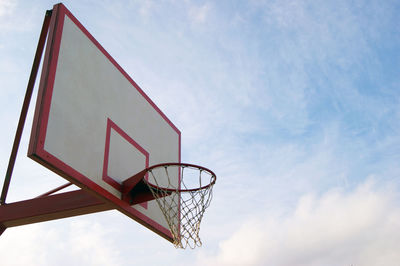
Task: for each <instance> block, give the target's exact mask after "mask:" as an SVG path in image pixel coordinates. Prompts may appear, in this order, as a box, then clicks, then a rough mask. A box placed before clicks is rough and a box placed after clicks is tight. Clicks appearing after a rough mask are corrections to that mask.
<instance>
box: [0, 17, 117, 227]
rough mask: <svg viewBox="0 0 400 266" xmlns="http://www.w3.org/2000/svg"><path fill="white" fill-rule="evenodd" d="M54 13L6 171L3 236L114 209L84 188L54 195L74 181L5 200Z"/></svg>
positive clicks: (0, 221) (0, 218)
mask: <svg viewBox="0 0 400 266" xmlns="http://www.w3.org/2000/svg"><path fill="white" fill-rule="evenodd" d="M52 13H53V10H48V11H46V14H45V17H44V21H43V25H42V30H41V33H40V37H39V42H38V45H37V48H36V53H35V57H34V60H33V65H32V70H31V74H30V77H29V81H28V85H27V89H26V93H25V98H24V102H23V105H22V110H21V114H20V118H19V122H18V126H17V130H16V134H15V138H14V143H13V147H12V151H11V155H10V159H9V163H8V167H7V172H6V176H5V179H4V183H3V189H2V193H1V197H0V235H1V234H2V233H3V232H4V231H5V230H6V229H7V228H8V227H13V226H19V225H25V224H31V223H38V222H43V221H49V220H55V219H61V218H66V217H71V216H77V215H83V214H89V213H94V212H101V211H106V210H111V209H114V207H113V206H112V205H110V204H109V203H108V202H105V201H104V200H102V199H100V198H98V197H97V196H95V195H94V194H92V193H90V192H87V191H84V190H82V189H78V190H75V191H70V192H65V193H59V194H55V195H52V194H53V193H55V192H57V191H60V190H61V189H64V188H66V187H68V186H70V185H72V183H67V184H65V185H62V186H60V187H58V188H55V189H52V190H50V191H48V192H46V193H44V194H42V195H40V196H38V197H36V198H33V199H28V200H23V201H19V202H13V203H9V204H7V203H6V198H7V194H8V189H9V186H10V182H11V177H12V173H13V170H14V165H15V161H16V158H17V153H18V149H19V145H20V142H21V137H22V132H23V129H24V125H25V121H26V117H27V113H28V109H29V104H30V102H31V99H32V94H33V89H34V85H35V81H36V77H37V73H38V69H39V65H40V61H41V58H42V54H43V50H44V46H45V43H46V37H47V33H48V31H49V25H50V20H51V17H52Z"/></svg>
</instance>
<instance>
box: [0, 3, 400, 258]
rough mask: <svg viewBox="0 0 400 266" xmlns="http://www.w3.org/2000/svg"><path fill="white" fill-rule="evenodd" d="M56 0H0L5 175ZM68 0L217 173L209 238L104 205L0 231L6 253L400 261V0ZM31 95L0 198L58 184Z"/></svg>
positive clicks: (205, 226) (186, 155) (187, 148)
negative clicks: (40, 146) (157, 229)
mask: <svg viewBox="0 0 400 266" xmlns="http://www.w3.org/2000/svg"><path fill="white" fill-rule="evenodd" d="M53 4H54V3H53V2H50V1H13V0H0V58H1V60H0V84H1V89H0V106H1V107H0V119H1V123H2V124H3V130H2V131H1V133H0V146H1V149H0V169H3V172H2V173H5V171H6V166H7V163H8V157H9V153H10V151H11V144H12V141H13V137H14V133H15V128H16V124H17V121H18V116H19V112H20V108H21V106H22V100H23V95H24V93H25V88H26V84H27V81H28V75H29V72H30V68H31V64H32V61H33V56H34V51H35V49H36V44H37V40H38V36H39V32H40V29H41V24H42V21H43V16H44V12H45V10H46V9H50V8H51V7H52V5H53ZM64 4H65V5H66V6H67V8H68V9H69V10H70V11H71V12H72V13H73V14H74V15H75V16H76V17H77V18H78V20H80V22H81V23H82V24H83V25H84V26H85V27H86V28H87V29H88V30H89V32H91V33H92V35H94V37H95V38H96V39H97V40H98V41H99V42H100V43H101V44H102V45H103V47H104V48H105V49H106V50H107V51H108V52H109V53H110V54H111V55H112V56H113V57H114V59H116V61H117V62H118V63H119V64H120V65H121V66H122V67H123V68H124V69H125V70H126V72H127V73H129V74H130V75H131V77H132V78H133V79H134V80H135V81H136V82H137V83H138V84H139V85H140V86H141V87H142V88H143V90H144V91H145V92H146V93H147V94H148V95H149V96H150V98H151V99H153V100H154V102H155V103H156V104H157V105H158V106H159V107H160V109H161V110H163V111H164V113H165V114H166V115H167V116H168V117H169V118H170V119H171V120H172V121H173V122H174V124H175V125H176V126H177V127H178V128H179V129H180V130H181V132H182V160H183V161H185V162H192V163H197V164H200V165H204V166H206V167H208V168H210V169H213V170H214V171H215V172H216V174H217V177H218V180H217V184H216V186H215V190H214V199H213V202H212V204H211V206H210V208H209V209H208V210H207V212H206V213H205V217H204V219H203V222H202V229H201V237H202V240H203V243H204V245H203V247H201V248H198V249H196V250H186V251H182V250H175V248H174V247H173V246H172V245H171V244H170V243H169V242H167V241H165V240H163V239H161V238H160V237H158V236H157V235H155V234H154V233H152V232H149V231H148V230H146V229H144V228H142V227H141V226H140V225H138V224H137V223H135V222H133V221H131V220H130V219H128V218H126V217H123V216H122V215H121V214H120V213H118V212H116V211H115V212H105V213H99V214H93V215H87V216H81V217H76V218H69V219H64V220H60V221H53V222H46V223H42V224H35V225H29V226H23V227H18V228H11V229H8V230H7V231H6V232H5V233H4V234H3V235H2V236H1V237H0V254H1V257H2V261H4V262H5V263H6V264H5V265H27V264H29V265H54V264H55V263H57V264H59V265H64V264H65V265H71V264H72V265H132V264H139V263H140V264H142V263H147V264H150V265H159V264H160V263H161V262H166V264H168V265H187V263H188V262H191V263H192V264H194V265H197V264H198V265H235V264H237V265H397V263H398V261H400V255H399V254H398V243H399V242H400V233H399V232H400V230H399V229H400V204H399V202H400V201H399V199H400V190H399V189H400V187H399V183H400V182H399V181H400V179H399V174H400V167H399V164H398V161H399V159H400V137H399V133H400V122H399V121H400V108H399V106H400V105H399V104H400V90H399V89H400V28H399V27H398V21H399V20H400V17H399V13H400V12H399V11H400V6H399V3H398V2H397V1H384V2H382V1H380V2H377V1H357V0H356V1H286V0H283V1H126V2H125V1H65V2H64ZM35 90H36V91H37V87H36V88H35ZM33 106H34V104H32V105H31V112H30V114H29V117H28V122H27V126H26V129H25V132H24V136H23V140H22V145H21V149H20V153H19V157H18V161H17V165H16V170H15V174H14V177H13V182H12V184H11V188H10V193H9V199H8V201H9V202H12V201H15V200H22V199H26V198H29V197H33V196H36V195H39V194H41V193H42V192H44V191H47V190H49V189H51V188H53V187H56V186H58V185H61V184H63V183H65V181H63V179H62V178H61V177H58V176H56V175H54V174H52V173H50V172H49V171H47V170H46V169H43V167H41V166H40V165H38V164H36V163H35V162H33V161H31V160H30V159H28V158H26V156H25V154H26V150H27V145H28V139H29V134H30V126H31V120H32V111H33ZM21 249H22V250H24V251H25V252H22V253H21Z"/></svg>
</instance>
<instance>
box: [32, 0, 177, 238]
mask: <svg viewBox="0 0 400 266" xmlns="http://www.w3.org/2000/svg"><path fill="white" fill-rule="evenodd" d="M180 139H181V137H180V131H179V130H178V129H177V128H176V127H175V126H174V125H173V124H172V122H171V121H170V120H169V119H168V118H167V117H166V116H165V115H164V114H163V113H162V112H161V110H160V109H159V108H158V107H157V106H156V105H155V104H154V103H153V102H152V101H151V100H150V99H149V97H148V96H147V95H146V94H145V93H144V92H143V90H142V89H141V88H140V87H139V86H138V85H137V84H136V83H135V82H134V81H133V80H132V79H131V78H130V76H129V75H128V74H127V73H126V72H125V71H124V70H123V69H122V68H121V67H120V66H119V65H118V64H117V63H116V62H115V60H114V59H113V58H112V57H111V56H110V55H109V54H108V53H107V52H106V51H105V50H104V48H103V47H102V46H101V45H100V44H99V43H98V42H97V41H96V40H95V39H94V38H93V36H92V35H91V34H90V33H89V32H88V31H87V30H86V29H85V28H84V27H83V26H82V24H81V23H80V22H79V21H78V20H77V19H76V18H75V17H74V16H73V15H72V14H71V13H70V11H69V10H67V9H66V7H65V6H64V5H62V4H58V5H55V6H54V9H53V13H52V18H51V24H50V30H49V35H48V39H47V46H46V53H45V58H44V61H43V69H42V74H41V80H40V86H39V94H38V100H37V104H36V111H35V116H34V123H33V128H32V135H31V141H30V145H29V156H30V157H31V158H33V159H34V160H36V161H38V162H40V163H41V164H43V165H45V166H46V167H48V168H50V169H51V170H53V171H55V172H57V173H58V174H60V175H61V176H63V177H64V178H66V179H67V180H69V181H71V182H73V183H74V184H76V185H78V186H79V187H81V188H84V189H87V190H89V191H90V192H94V193H96V194H97V195H99V196H101V197H102V198H103V199H104V200H107V201H108V202H110V203H111V204H114V205H115V207H116V208H117V209H118V210H120V211H121V212H123V213H124V214H126V215H128V216H130V217H131V218H133V219H134V220H136V221H138V222H140V223H141V224H143V225H145V226H146V227H148V228H149V229H151V230H153V231H155V232H156V233H158V234H160V235H161V236H163V237H165V238H167V239H168V240H171V239H172V235H171V233H170V231H169V229H168V225H167V223H166V221H165V219H164V217H163V215H162V213H161V211H160V210H159V208H158V206H157V204H156V203H155V202H154V201H149V202H145V203H142V204H137V205H134V206H130V205H129V204H128V203H126V202H124V201H122V200H121V183H122V182H123V181H124V180H125V179H127V178H129V177H131V176H132V175H134V174H136V173H137V172H139V171H141V170H143V169H144V168H146V167H148V166H151V165H154V164H159V163H165V162H180V148H181V147H180V146H181V145H180ZM176 182H178V180H176Z"/></svg>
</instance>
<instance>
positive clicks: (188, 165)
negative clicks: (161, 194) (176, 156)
mask: <svg viewBox="0 0 400 266" xmlns="http://www.w3.org/2000/svg"><path fill="white" fill-rule="evenodd" d="M168 166H179V167H191V168H197V169H199V170H200V171H201V172H203V171H204V172H207V173H208V174H210V176H211V182H210V184H208V185H205V186H202V187H198V188H192V189H172V188H166V187H160V186H157V185H154V184H153V183H150V182H148V181H147V180H145V179H144V178H143V180H144V182H146V183H147V184H148V185H149V186H152V187H153V188H155V189H160V190H164V191H167V192H193V191H197V190H202V189H206V188H209V187H211V186H213V185H214V184H215V181H216V180H217V176H216V175H215V173H214V172H213V171H211V170H210V169H208V168H206V167H203V166H200V165H196V164H190V163H160V164H155V165H152V166H150V167H148V168H146V169H144V171H143V172H144V173H145V174H144V176H145V175H146V174H147V173H149V172H151V170H153V169H155V168H160V167H165V168H167V167H168Z"/></svg>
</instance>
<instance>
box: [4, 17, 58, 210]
mask: <svg viewBox="0 0 400 266" xmlns="http://www.w3.org/2000/svg"><path fill="white" fill-rule="evenodd" d="M51 13H52V11H51V10H48V11H46V15H45V17H44V21H43V25H42V30H41V32H40V37H39V42H38V45H37V48H36V53H35V58H34V59H33V65H32V70H31V74H30V76H29V81H28V86H27V88H26V93H25V98H24V103H23V105H22V110H21V115H20V117H19V121H18V127H17V131H16V133H15V138H14V144H13V147H12V151H11V155H10V160H9V162H8V167H7V172H6V177H5V179H4V184H3V190H2V192H1V197H0V204H5V203H6V198H7V193H8V188H9V186H10V182H11V176H12V172H13V170H14V165H15V160H16V158H17V153H18V148H19V144H20V142H21V136H22V131H23V130H24V125H25V121H26V116H27V113H28V109H29V103H30V101H31V98H32V93H33V87H34V86H35V81H36V76H37V73H38V69H39V65H40V59H41V58H42V53H43V49H44V44H45V42H46V35H47V32H48V29H49V23H50V18H51Z"/></svg>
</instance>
